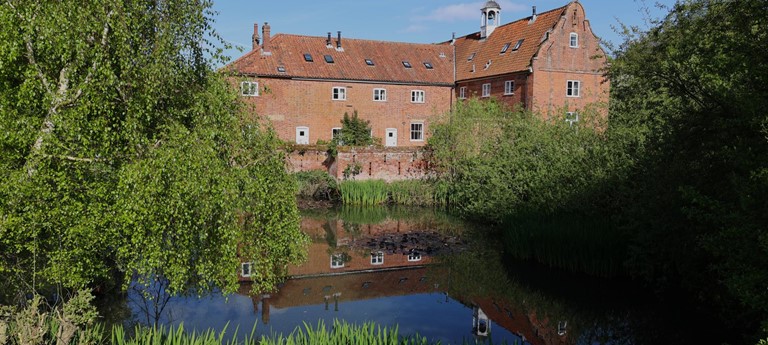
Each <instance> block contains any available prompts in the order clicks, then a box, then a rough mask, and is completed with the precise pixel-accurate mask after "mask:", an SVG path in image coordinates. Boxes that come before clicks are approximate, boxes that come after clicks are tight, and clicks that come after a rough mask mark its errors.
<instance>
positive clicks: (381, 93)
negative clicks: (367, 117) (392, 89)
mask: <svg viewBox="0 0 768 345" xmlns="http://www.w3.org/2000/svg"><path fill="white" fill-rule="evenodd" d="M373 100H374V101H376V102H386V101H387V89H373Z"/></svg>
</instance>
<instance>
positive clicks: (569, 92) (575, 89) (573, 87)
mask: <svg viewBox="0 0 768 345" xmlns="http://www.w3.org/2000/svg"><path fill="white" fill-rule="evenodd" d="M580 95H581V82H580V81H578V80H569V81H568V82H567V84H566V86H565V96H566V97H580Z"/></svg>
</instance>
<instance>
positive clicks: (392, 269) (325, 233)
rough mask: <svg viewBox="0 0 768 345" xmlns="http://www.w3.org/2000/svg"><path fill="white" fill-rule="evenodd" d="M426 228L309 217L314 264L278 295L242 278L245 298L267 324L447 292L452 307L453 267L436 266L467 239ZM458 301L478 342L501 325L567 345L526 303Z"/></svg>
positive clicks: (523, 336)
mask: <svg viewBox="0 0 768 345" xmlns="http://www.w3.org/2000/svg"><path fill="white" fill-rule="evenodd" d="M421 226H422V225H421V224H418V223H413V222H408V221H401V220H385V221H381V222H378V223H376V224H362V225H360V224H345V223H344V221H342V220H338V219H332V220H327V219H315V218H308V217H304V218H303V220H302V229H303V231H305V232H306V233H307V234H309V235H310V236H311V237H312V243H311V244H310V246H309V248H308V260H307V262H306V263H305V264H303V265H300V266H291V267H289V269H288V272H289V275H290V276H291V278H290V279H288V280H287V281H285V282H284V283H283V284H281V285H280V286H279V290H278V291H277V292H276V293H273V294H250V289H251V287H250V284H248V278H247V277H246V278H242V282H243V284H242V285H241V289H240V293H241V294H244V295H249V296H250V297H251V298H252V300H253V306H254V312H256V313H257V312H258V310H259V304H260V305H261V306H260V309H261V315H262V316H261V320H262V321H263V322H264V323H265V324H268V323H269V320H270V316H269V313H270V308H272V307H273V308H276V309H279V310H282V309H286V308H295V307H301V306H311V305H324V308H325V310H326V311H330V305H331V304H333V311H334V312H339V311H340V308H344V304H345V303H346V302H356V301H366V300H376V299H386V298H388V297H395V296H409V295H417V294H444V295H445V299H446V301H445V302H448V291H449V289H448V288H449V287H448V286H446V284H447V282H449V281H451V279H448V278H449V276H450V274H451V273H450V269H449V268H448V267H444V266H441V265H432V264H433V263H434V262H435V257H436V256H438V255H444V254H445V255H449V254H453V253H457V252H461V251H462V250H463V249H464V246H465V242H464V241H462V240H461V238H460V237H459V236H458V235H457V234H455V233H452V234H445V233H440V232H438V231H434V230H427V231H420V229H424V228H423V227H421ZM468 278H469V279H471V277H468ZM451 297H452V299H453V300H456V301H458V302H459V303H461V304H462V305H464V306H466V309H467V314H466V317H467V318H466V319H465V320H467V321H465V322H467V323H466V324H468V321H469V320H471V321H472V325H471V327H469V325H468V326H467V330H466V334H467V335H471V336H472V337H474V338H475V339H477V340H484V339H488V337H489V336H490V335H491V331H492V326H491V325H492V323H495V324H496V325H498V326H500V327H501V328H503V329H505V330H506V331H508V332H510V333H512V334H514V335H516V336H517V338H518V339H516V340H522V343H524V344H564V343H567V338H566V336H565V332H564V331H563V330H564V328H565V327H562V328H561V329H559V331H561V332H562V333H561V334H557V331H558V327H550V326H551V325H549V320H547V319H544V320H539V319H538V318H537V317H536V315H528V314H527V313H525V312H523V311H522V309H521V307H520V306H519V305H515V304H511V303H501V302H498V301H496V300H494V299H493V298H491V297H488V298H476V297H462V296H451ZM500 304H501V305H500ZM438 317H443V316H438ZM306 321H308V322H309V323H310V324H311V323H312V321H311V320H306ZM348 321H350V322H356V321H357V320H348Z"/></svg>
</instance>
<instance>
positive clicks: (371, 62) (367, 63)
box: [365, 59, 375, 66]
mask: <svg viewBox="0 0 768 345" xmlns="http://www.w3.org/2000/svg"><path fill="white" fill-rule="evenodd" d="M365 64H366V65H368V66H375V64H374V63H373V60H371V59H365Z"/></svg>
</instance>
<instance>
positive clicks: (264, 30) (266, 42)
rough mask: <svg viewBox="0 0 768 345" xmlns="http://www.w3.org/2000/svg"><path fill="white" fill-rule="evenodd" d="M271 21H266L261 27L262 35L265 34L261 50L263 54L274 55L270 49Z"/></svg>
mask: <svg viewBox="0 0 768 345" xmlns="http://www.w3.org/2000/svg"><path fill="white" fill-rule="evenodd" d="M269 30H270V27H269V23H267V22H264V26H262V27H261V35H262V36H263V40H264V41H262V43H261V52H262V54H263V55H272V53H271V52H270V51H269V44H270V43H271V42H270V37H269Z"/></svg>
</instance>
